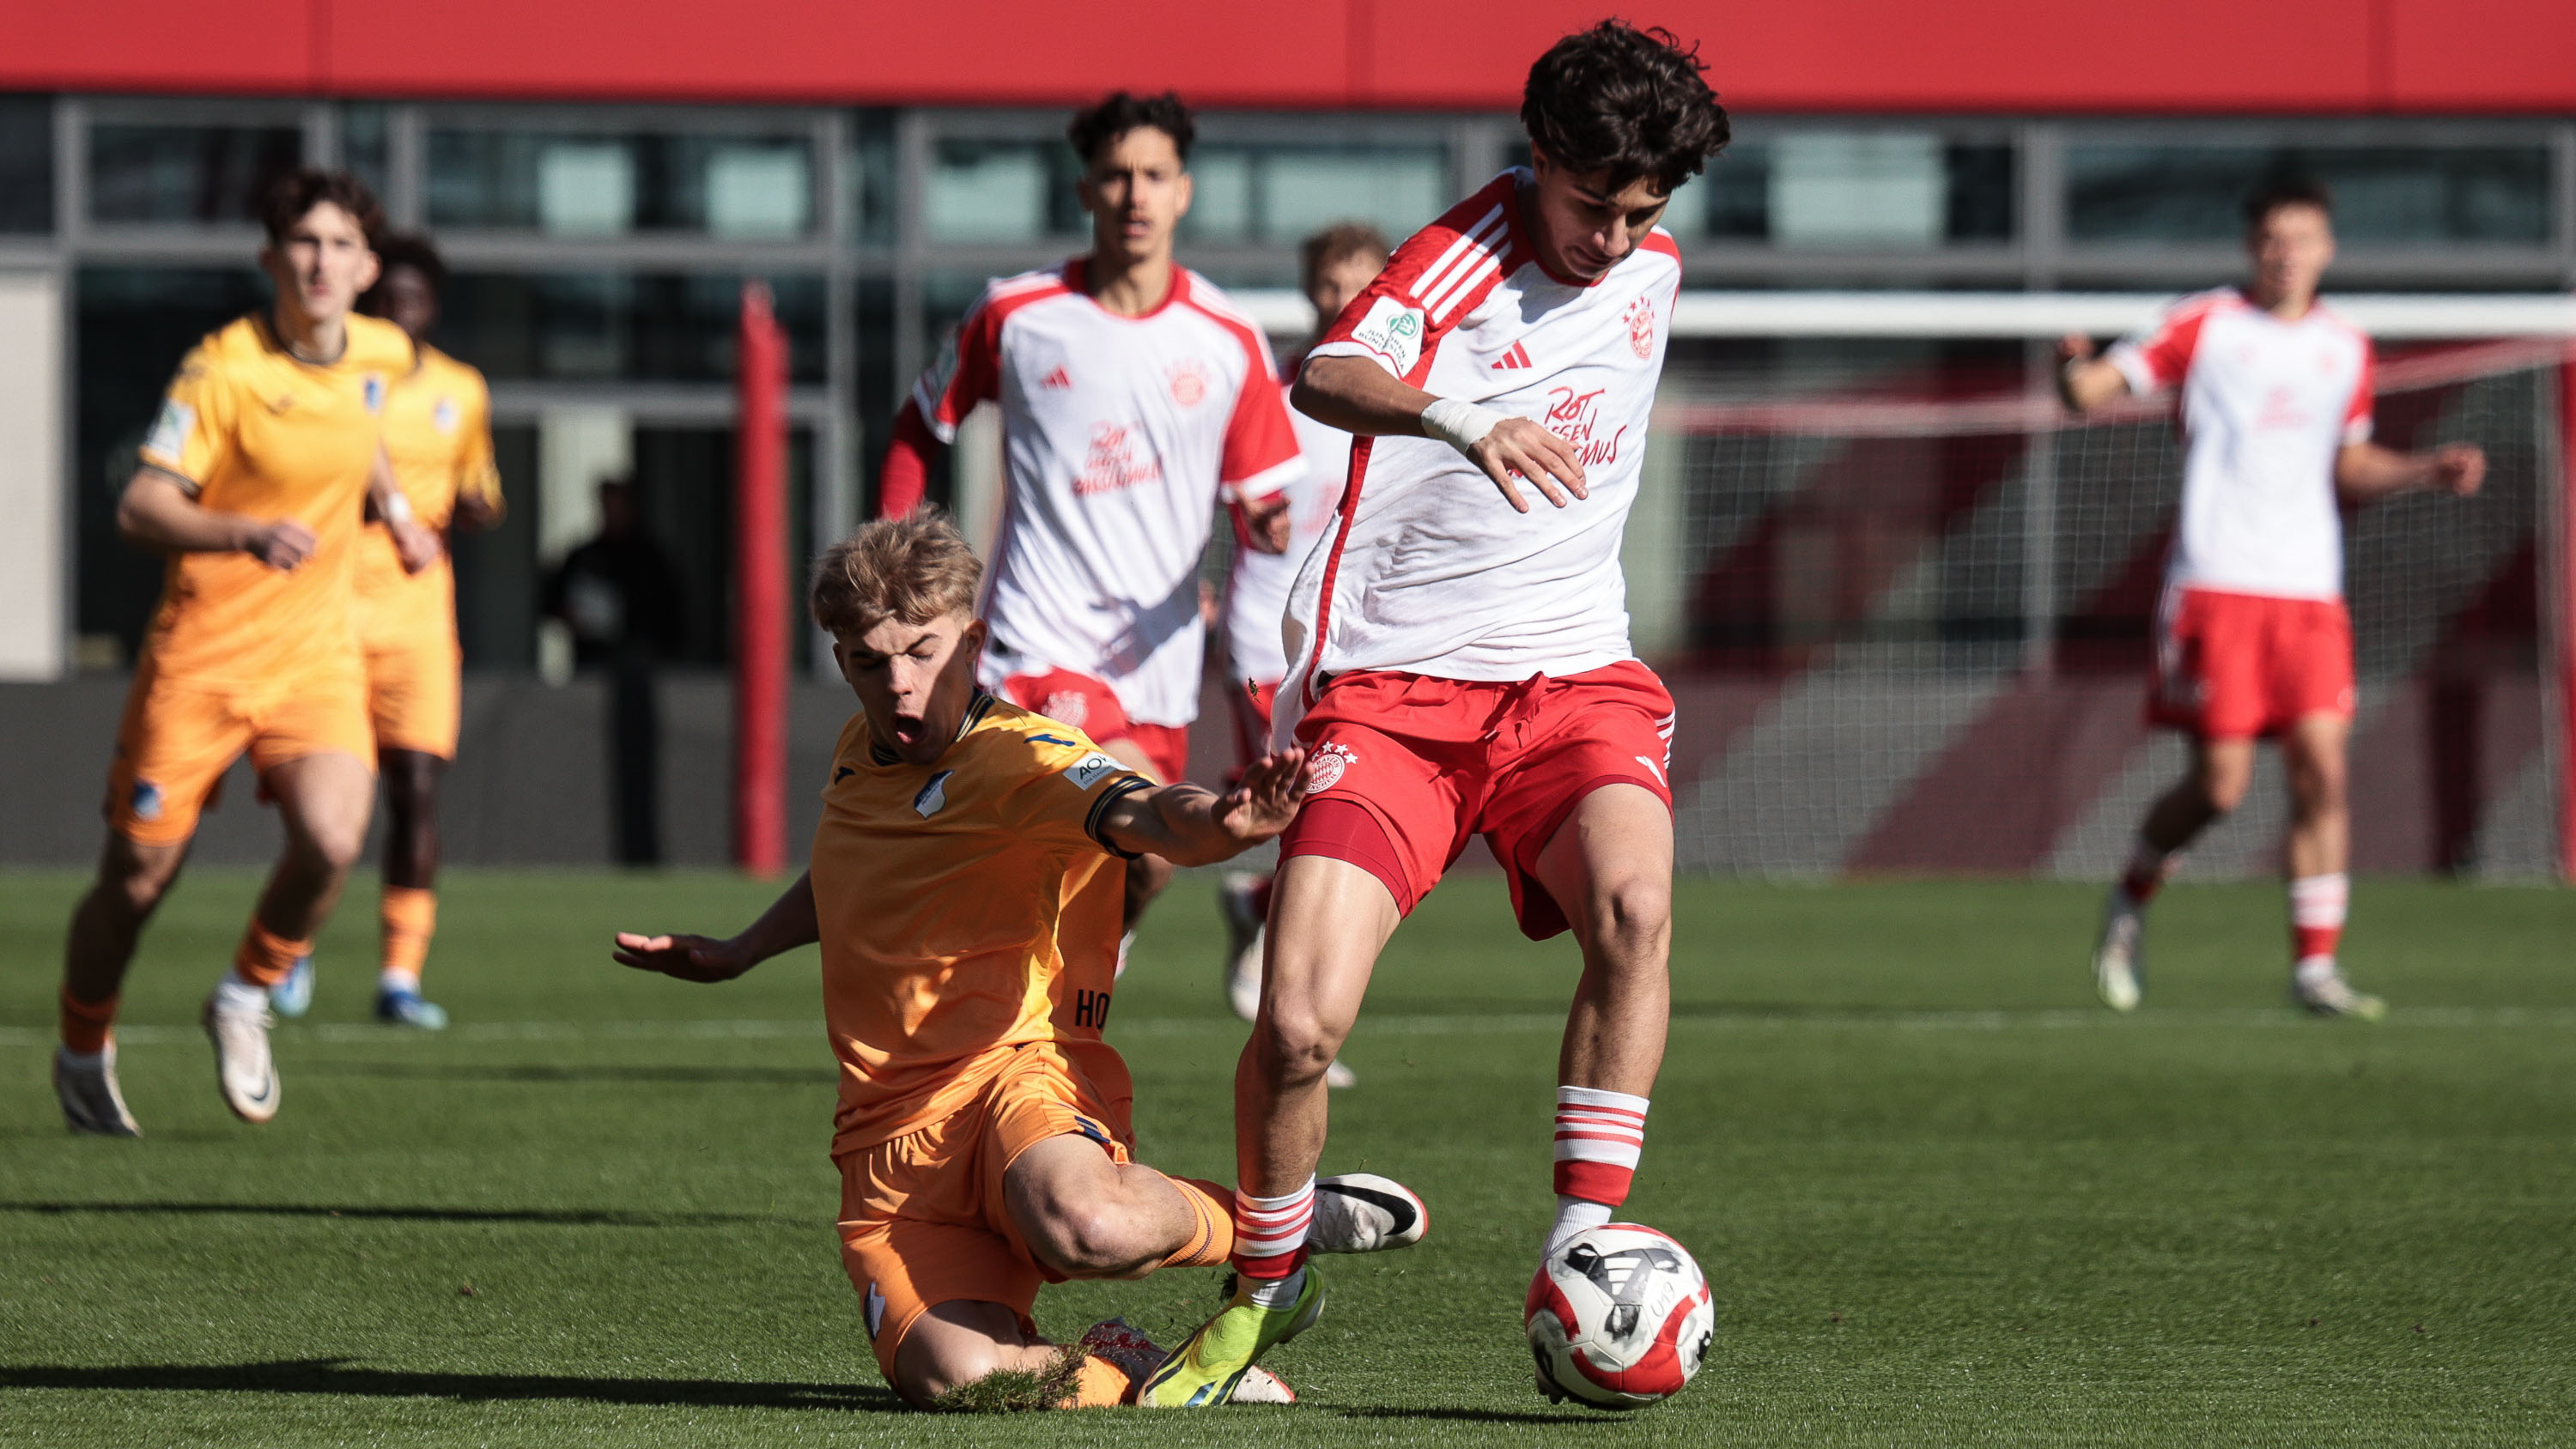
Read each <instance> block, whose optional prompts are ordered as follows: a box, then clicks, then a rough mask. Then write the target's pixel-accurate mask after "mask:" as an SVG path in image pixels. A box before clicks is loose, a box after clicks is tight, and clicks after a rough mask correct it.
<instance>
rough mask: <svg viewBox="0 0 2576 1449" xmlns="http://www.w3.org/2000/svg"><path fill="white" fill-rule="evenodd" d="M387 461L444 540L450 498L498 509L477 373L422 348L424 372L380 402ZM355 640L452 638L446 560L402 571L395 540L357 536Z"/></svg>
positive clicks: (382, 533)
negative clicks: (466, 499) (473, 500)
mask: <svg viewBox="0 0 2576 1449" xmlns="http://www.w3.org/2000/svg"><path fill="white" fill-rule="evenodd" d="M384 430H385V454H386V456H387V457H388V458H390V459H391V460H392V462H393V465H394V481H395V482H396V483H398V484H400V485H401V487H402V491H403V496H404V497H406V498H408V499H410V500H411V508H412V516H413V517H415V518H417V519H418V520H419V521H420V522H421V523H422V524H424V525H426V526H427V527H429V528H432V529H435V530H439V531H441V532H444V531H445V530H446V528H447V525H448V521H449V520H450V519H452V518H454V517H455V516H456V500H457V499H459V498H472V499H475V500H477V501H479V502H481V503H483V504H484V505H485V506H487V507H489V508H491V509H493V510H494V511H496V512H497V511H498V510H499V509H500V506H501V475H500V472H499V470H498V469H497V468H495V467H494V466H493V462H492V393H491V389H489V388H488V387H486V386H485V385H484V382H483V374H482V373H480V372H477V371H475V370H474V369H473V368H471V367H469V366H467V365H466V364H464V363H462V362H459V361H457V360H456V359H455V358H453V357H450V356H448V355H447V354H446V353H444V352H441V351H439V350H438V349H437V348H434V347H430V346H427V345H423V346H422V347H421V349H420V365H419V367H417V368H415V369H414V370H413V371H412V372H411V373H409V374H408V375H406V376H403V377H400V378H397V379H395V381H394V383H393V390H392V392H391V394H390V395H389V396H388V397H387V398H386V400H385V418H384ZM357 610H358V638H359V639H360V641H361V642H363V643H364V644H365V645H366V646H367V647H368V648H370V649H376V648H381V647H384V646H385V645H387V644H390V643H394V642H398V641H403V640H409V639H415V638H419V637H422V636H429V637H434V638H449V637H453V636H454V634H455V633H456V573H455V570H454V568H453V567H452V566H450V564H449V562H448V560H447V557H446V556H445V555H444V554H442V555H440V557H439V560H438V562H436V563H434V564H431V565H430V566H429V567H428V568H425V569H422V570H421V571H420V572H419V573H417V574H407V573H405V572H403V566H402V557H401V555H399V554H397V553H395V552H394V539H393V534H392V533H391V532H390V531H389V530H387V529H386V528H385V526H384V525H383V524H381V523H376V524H370V525H368V526H367V528H366V530H365V531H364V532H363V533H362V534H361V535H360V536H359V540H358V564H357Z"/></svg>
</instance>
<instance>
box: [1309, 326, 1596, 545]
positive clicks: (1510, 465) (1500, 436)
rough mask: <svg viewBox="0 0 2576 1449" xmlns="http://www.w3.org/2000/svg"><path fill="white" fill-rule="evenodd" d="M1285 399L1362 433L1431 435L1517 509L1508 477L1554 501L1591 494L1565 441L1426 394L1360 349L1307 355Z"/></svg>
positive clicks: (1520, 502) (1520, 505)
mask: <svg viewBox="0 0 2576 1449" xmlns="http://www.w3.org/2000/svg"><path fill="white" fill-rule="evenodd" d="M1288 401H1289V404H1290V405H1291V406H1293V407H1295V408H1296V409H1297V411H1299V412H1301V413H1304V414H1305V415H1306V416H1308V417H1310V418H1313V419H1314V420H1315V421H1317V422H1319V423H1324V424H1328V425H1330V426H1332V427H1336V428H1339V429H1341V430H1342V431H1343V432H1346V433H1355V434H1357V435H1359V436H1361V437H1364V438H1437V439H1439V440H1440V441H1441V442H1444V443H1447V444H1448V445H1449V446H1450V447H1453V448H1455V449H1457V450H1458V451H1459V452H1461V453H1463V454H1465V455H1466V456H1467V461H1468V462H1471V463H1473V464H1475V465H1476V466H1477V467H1478V468H1479V469H1481V470H1483V472H1484V475H1485V476H1486V477H1488V478H1490V479H1492V480H1493V482H1494V487H1496V488H1497V489H1500V490H1501V491H1502V495H1503V501H1504V502H1506V503H1509V504H1510V505H1511V506H1512V507H1513V508H1514V509H1516V510H1518V511H1520V512H1522V513H1527V512H1529V501H1528V500H1527V499H1525V498H1523V497H1521V492H1520V489H1518V488H1516V487H1514V486H1513V482H1514V480H1515V479H1518V480H1522V481H1525V482H1528V483H1530V484H1532V485H1534V486H1536V487H1537V489H1538V491H1539V493H1540V494H1541V495H1542V496H1544V497H1545V498H1546V499H1547V501H1548V502H1550V503H1552V504H1554V505H1555V506H1557V507H1559V508H1563V507H1564V506H1565V500H1566V495H1567V494H1569V493H1570V494H1572V495H1574V496H1575V497H1577V498H1589V497H1591V496H1592V495H1591V494H1590V493H1589V492H1587V491H1585V484H1584V479H1583V459H1582V458H1581V457H1580V456H1579V455H1577V454H1576V452H1575V451H1574V445H1573V444H1572V443H1569V442H1567V441H1566V440H1565V439H1563V438H1560V437H1558V436H1557V435H1556V434H1554V433H1551V432H1549V431H1548V430H1547V429H1545V428H1542V427H1540V426H1539V425H1538V424H1536V423H1534V422H1531V421H1530V420H1529V419H1527V418H1516V417H1512V416H1509V415H1508V414H1504V413H1498V412H1496V411H1494V410H1493V409H1492V408H1488V407H1481V406H1479V405H1477V404H1475V403H1471V402H1466V401H1463V400H1461V399H1458V398H1444V397H1433V396H1432V395H1431V394H1429V393H1427V392H1424V391H1423V390H1422V389H1420V388H1418V387H1415V386H1413V385H1411V384H1410V383H1407V382H1405V381H1404V380H1403V379H1401V378H1398V377H1396V376H1394V375H1393V374H1391V373H1389V372H1388V371H1387V370H1386V369H1385V368H1383V367H1380V366H1378V365H1377V364H1376V363H1374V362H1371V361H1369V360H1368V359H1367V358H1365V357H1312V358H1308V359H1307V360H1306V365H1305V367H1303V368H1302V369H1300V370H1299V371H1298V373H1297V386H1296V389H1295V391H1293V392H1291V393H1289V395H1288Z"/></svg>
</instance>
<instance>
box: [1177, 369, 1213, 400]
mask: <svg viewBox="0 0 2576 1449" xmlns="http://www.w3.org/2000/svg"><path fill="white" fill-rule="evenodd" d="M1207 393H1208V382H1207V374H1206V373H1205V372H1202V371H1201V370H1200V369H1199V365H1198V364H1197V363H1195V362H1184V363H1182V364H1181V365H1180V366H1178V367H1175V368H1173V369H1172V401H1174V402H1176V403H1179V404H1180V405H1181V406H1183V407H1185V408H1194V407H1197V406H1198V405H1199V404H1200V403H1201V402H1204V401H1205V400H1206V399H1207Z"/></svg>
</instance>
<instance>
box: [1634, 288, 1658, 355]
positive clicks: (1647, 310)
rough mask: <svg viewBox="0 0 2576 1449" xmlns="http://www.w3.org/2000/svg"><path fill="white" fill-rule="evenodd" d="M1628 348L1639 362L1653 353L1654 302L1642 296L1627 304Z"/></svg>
mask: <svg viewBox="0 0 2576 1449" xmlns="http://www.w3.org/2000/svg"><path fill="white" fill-rule="evenodd" d="M1628 350H1629V351H1631V352H1633V353H1635V354H1637V359H1638V360H1639V361H1640V362H1642V361H1644V360H1645V359H1647V358H1649V357H1652V356H1654V355H1655V304H1654V303H1653V302H1651V301H1648V300H1647V299H1646V298H1644V297H1639V298H1638V299H1637V300H1636V301H1634V302H1631V303H1629V304H1628Z"/></svg>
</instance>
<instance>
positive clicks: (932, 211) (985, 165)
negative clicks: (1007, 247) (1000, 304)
mask: <svg viewBox="0 0 2576 1449" xmlns="http://www.w3.org/2000/svg"><path fill="white" fill-rule="evenodd" d="M1073 180H1074V176H1073V154H1072V152H1071V151H1070V150H1068V149H1067V148H1066V147H1064V146H1063V145H1061V144H1059V143H1054V142H1045V143H1039V142H1029V141H1004V142H993V141H966V140H949V141H942V142H940V143H939V150H938V154H937V155H936V156H935V157H934V158H933V160H932V162H931V168H930V188H929V189H930V194H929V197H928V205H927V208H926V210H927V215H926V217H925V222H926V224H927V226H928V228H929V231H930V235H931V236H933V237H935V238H937V239H938V240H941V241H967V242H1016V241H1035V240H1037V239H1038V238H1040V237H1045V236H1068V235H1077V234H1079V233H1080V232H1081V230H1082V224H1081V217H1082V214H1081V212H1080V210H1079V209H1078V205H1077V203H1076V202H1075V200H1074V196H1073Z"/></svg>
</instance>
